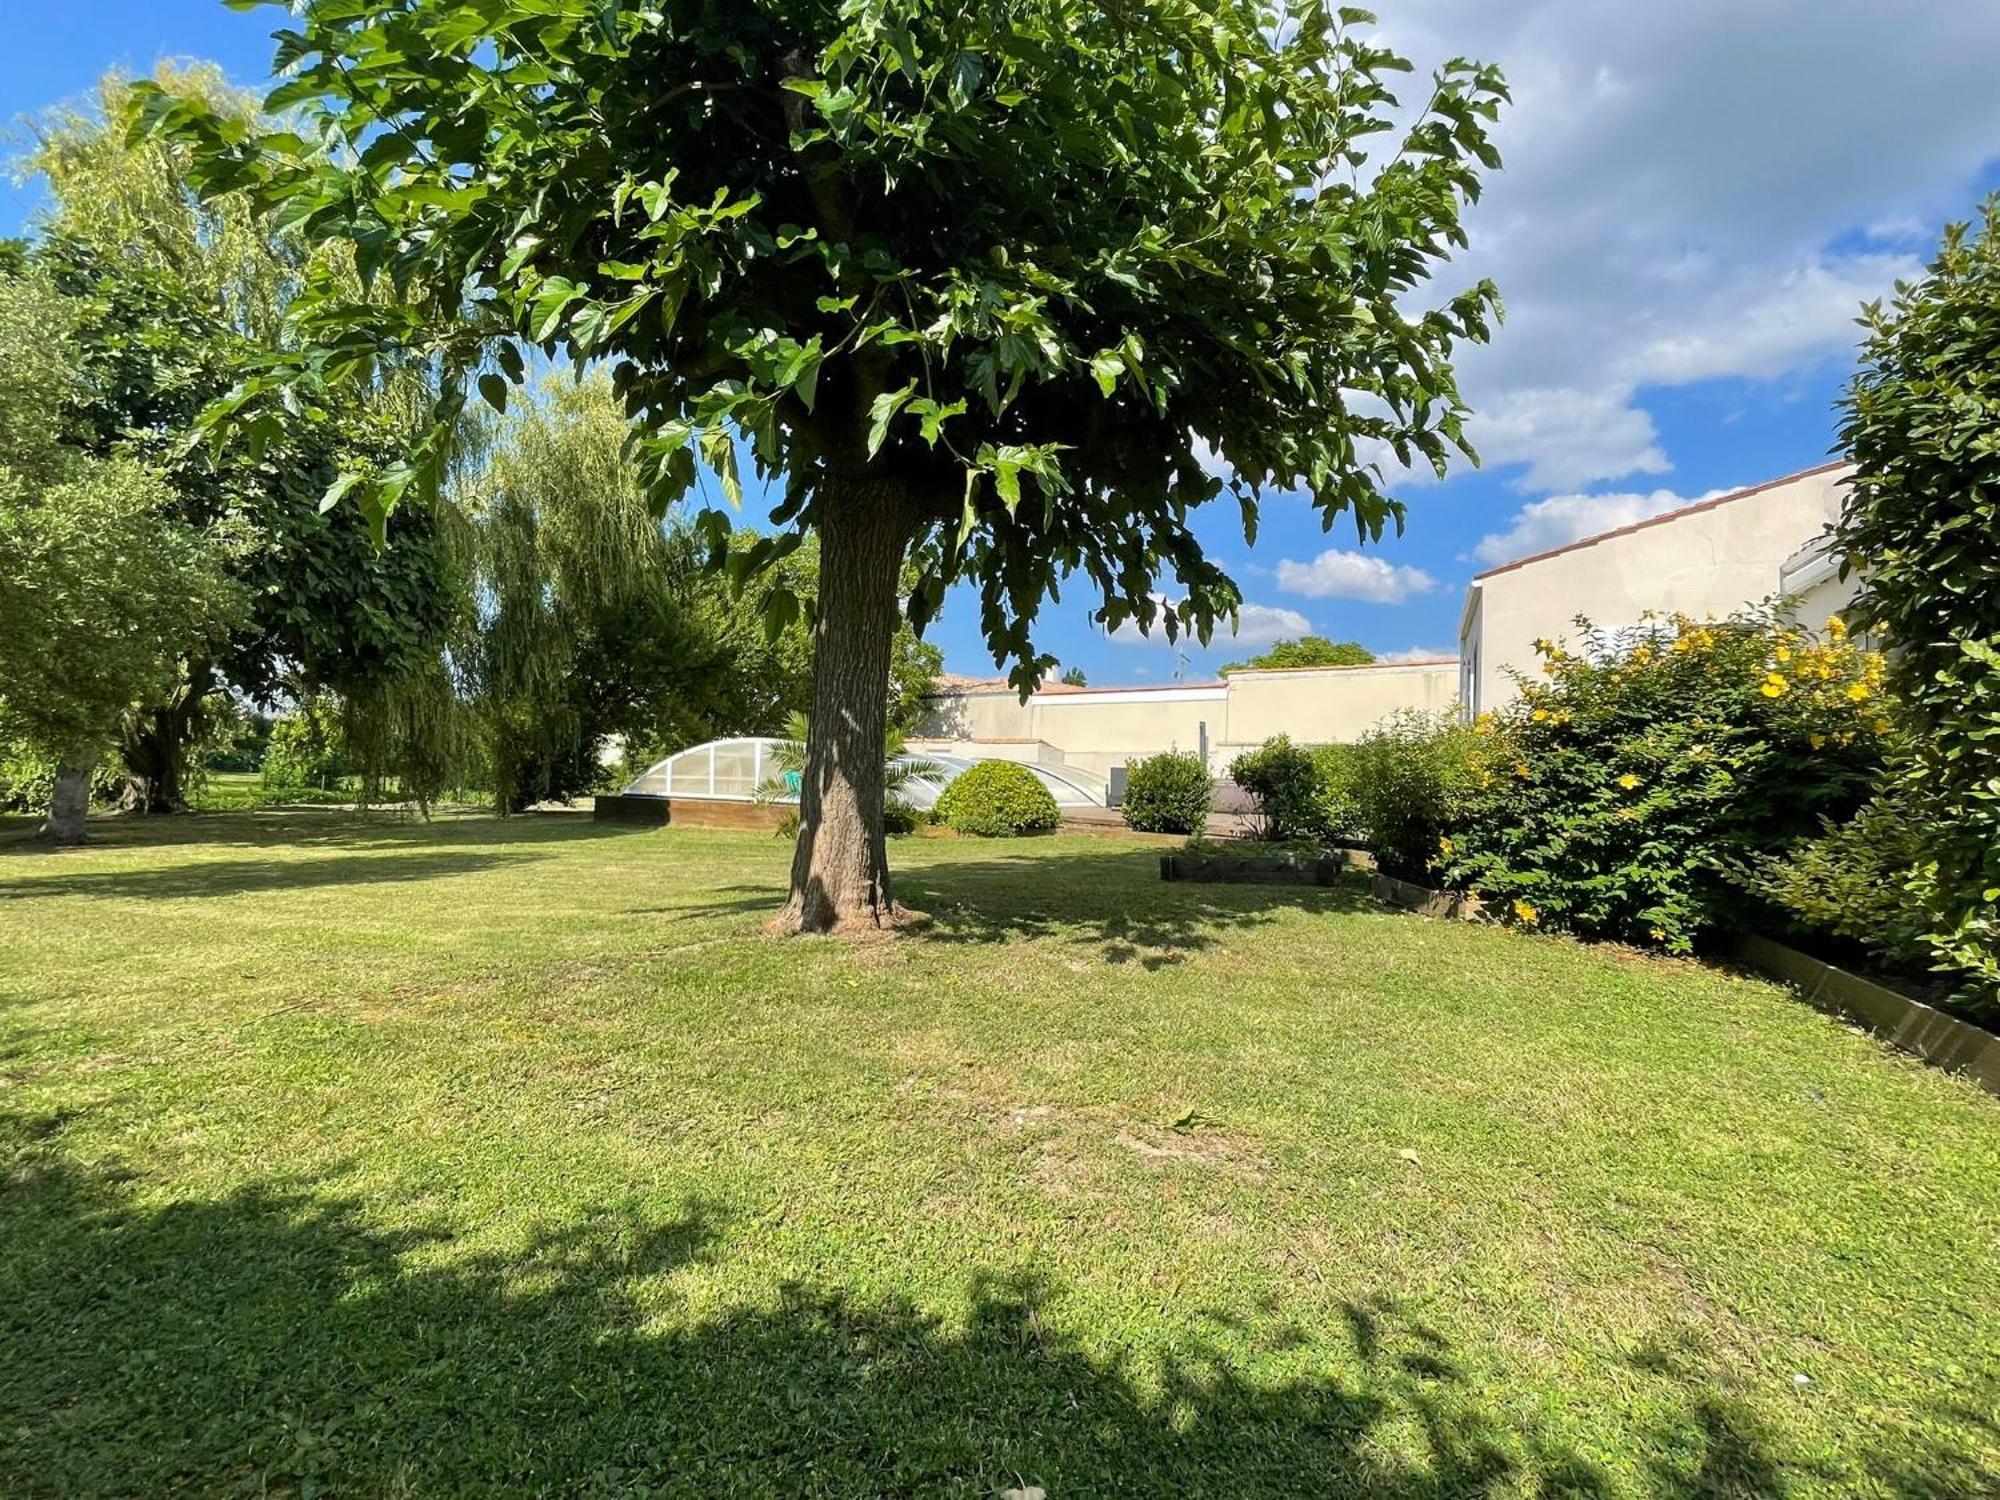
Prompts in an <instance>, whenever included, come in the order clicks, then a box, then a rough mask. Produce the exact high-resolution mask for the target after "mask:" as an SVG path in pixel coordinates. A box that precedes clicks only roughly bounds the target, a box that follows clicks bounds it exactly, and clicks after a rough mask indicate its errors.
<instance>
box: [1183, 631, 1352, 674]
mask: <svg viewBox="0 0 2000 1500" xmlns="http://www.w3.org/2000/svg"><path fill="white" fill-rule="evenodd" d="M1374 660H1375V653H1374V652H1373V651H1370V650H1369V649H1368V648H1367V647H1366V646H1364V645H1362V644H1361V642H1359V641H1330V640H1328V639H1327V638H1326V637H1325V636H1323V635H1302V636H1300V637H1299V638H1298V639H1297V640H1295V641H1275V642H1273V643H1272V644H1271V645H1270V646H1269V647H1268V648H1267V649H1265V650H1263V651H1260V652H1258V653H1257V654H1256V655H1255V656H1253V657H1251V658H1250V659H1249V660H1248V661H1237V662H1231V663H1230V664H1229V665H1228V666H1226V667H1224V668H1223V669H1222V674H1221V675H1223V676H1224V677H1227V676H1228V675H1229V674H1230V673H1231V672H1247V671H1283V670H1287V669H1289V668H1292V667H1365V666H1367V665H1369V664H1370V663H1371V662H1373V661H1374Z"/></svg>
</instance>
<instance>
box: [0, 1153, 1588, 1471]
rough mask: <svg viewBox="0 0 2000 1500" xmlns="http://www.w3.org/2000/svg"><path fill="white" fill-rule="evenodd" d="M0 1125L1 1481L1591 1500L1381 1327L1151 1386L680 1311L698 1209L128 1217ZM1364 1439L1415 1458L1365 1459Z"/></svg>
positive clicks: (803, 1306) (853, 1318) (904, 1340)
mask: <svg viewBox="0 0 2000 1500" xmlns="http://www.w3.org/2000/svg"><path fill="white" fill-rule="evenodd" d="M5 1129H6V1131H7V1136H8V1140H7V1142H6V1150H5V1156H6V1158H7V1159H8V1160H7V1166H8V1168H9V1172H8V1187H7V1191H6V1194H5V1196H4V1198H0V1231H4V1233H0V1247H4V1248H3V1249H0V1334H3V1335H4V1347H5V1349H6V1350H7V1354H8V1357H7V1359H6V1360H5V1361H4V1364H0V1481H4V1485H5V1488H6V1491H7V1493H9V1494H16V1495H32V1494H47V1495H64V1496H91V1495H104V1494H157V1493H166V1492H185V1493H195V1494H214V1493H225V1492H228V1493H236V1492H266V1491H275V1492H280V1493H298V1494H308V1493H318V1492H326V1493H352V1494H368V1495H382V1494H424V1495H440V1494H452V1493H469V1492H475V1491H476V1492H479V1493H552V1492H561V1493H567V1494H613V1493H616V1494H628V1493H672V1494H677V1495H678V1494H687V1495H710V1494H744V1493H756V1494H794V1493H806V1492H811V1493H815V1494H828V1495H883V1494H922V1495H935V1494H954V1493H956V1494H964V1495H992V1494H993V1493H995V1492H996V1491H997V1490H999V1489H1001V1488H1003V1487H1006V1486H1009V1485H1014V1484H1022V1483H1033V1484H1040V1485H1044V1486H1046V1487H1047V1488H1048V1490H1049V1492H1050V1493H1051V1494H1053V1495H1095V1494H1107V1493H1113V1492H1117V1493H1127V1494H1149V1495H1150V1494H1161V1495H1175V1496H1190V1495H1216V1496H1231V1497H1242V1496H1252V1495H1271V1496H1278V1495H1295V1494H1301V1493H1307V1492H1311V1493H1316V1494H1328V1493H1331V1494H1351V1495H1357V1496H1360V1495H1368V1496H1418V1495H1466V1496H1472V1495H1483V1494H1489V1493H1495V1492H1498V1491H1500V1490H1502V1489H1503V1488H1508V1487H1510V1486H1513V1485H1515V1484H1516V1483H1517V1482H1519V1481H1521V1480H1523V1479H1524V1478H1526V1477H1532V1478H1533V1479H1534V1481H1535V1483H1536V1488H1535V1489H1534V1490H1533V1491H1532V1492H1535V1493H1541V1494H1570V1495H1595V1494H1599V1493H1603V1492H1604V1485H1603V1483H1602V1480H1601V1477H1600V1476H1599V1475H1598V1474H1597V1472H1596V1471H1595V1470H1593V1469H1592V1468H1591V1467H1590V1466H1588V1465H1585V1464H1581V1463H1577V1462H1575V1461H1572V1460H1566V1459H1563V1458H1562V1457H1560V1456H1559V1455H1554V1454H1551V1453H1550V1452H1549V1451H1548V1450H1547V1449H1546V1447H1545V1446H1544V1445H1542V1444H1540V1443H1539V1442H1537V1441H1536V1440H1535V1439H1534V1438H1533V1437H1532V1435H1528V1436H1524V1435H1522V1434H1517V1433H1509V1432H1507V1431H1505V1430H1504V1429H1502V1428H1501V1427H1499V1426H1497V1425H1496V1424H1495V1422H1494V1420H1493V1419H1492V1418H1491V1417H1489V1416H1486V1415H1482V1413H1481V1409H1480V1407H1479V1405H1478V1403H1477V1401H1476V1399H1475V1393H1474V1392H1472V1391H1471V1390H1469V1389H1468V1388H1467V1387H1466V1386H1465V1383H1464V1382H1463V1381H1462V1379H1460V1378H1459V1377H1457V1376H1456V1375H1454V1374H1453V1373H1451V1371H1450V1370H1449V1368H1448V1365H1447V1362H1445V1361H1443V1360H1438V1361H1434V1363H1433V1365H1432V1366H1431V1367H1428V1368H1424V1369H1412V1368H1410V1367H1408V1366H1407V1365H1406V1364H1405V1362H1403V1361H1402V1360H1399V1359H1396V1358H1392V1357H1390V1356H1388V1355H1386V1354H1385V1353H1383V1352H1382V1350H1383V1347H1384V1344H1385V1340H1384V1337H1383V1335H1382V1334H1381V1332H1380V1331H1379V1329H1377V1330H1376V1331H1374V1332H1373V1334H1372V1335H1371V1337H1372V1340H1373V1342H1372V1344H1371V1345H1370V1346H1368V1347H1364V1349H1363V1356H1364V1357H1363V1359H1362V1361H1361V1372H1362V1373H1361V1376H1360V1378H1358V1379H1356V1380H1354V1381H1350V1382H1335V1381H1318V1380H1309V1379H1296V1380H1292V1381H1290V1382H1286V1383H1281V1384H1276V1385H1270V1386H1259V1385H1252V1384H1250V1383H1247V1382H1246V1381H1244V1380H1243V1379H1242V1378H1241V1377H1239V1376H1238V1375H1237V1374H1235V1373H1234V1372H1233V1371H1232V1370H1231V1369H1230V1368H1229V1367H1228V1366H1227V1365H1226V1364H1225V1363H1224V1362H1222V1361H1221V1360H1220V1359H1219V1358H1216V1357H1214V1356H1211V1355H1203V1354H1199V1353H1197V1354H1192V1355H1189V1356H1187V1357H1186V1358H1183V1359H1178V1360H1175V1361H1173V1362H1171V1363H1169V1364H1168V1365H1167V1366H1166V1367H1165V1368H1164V1369H1162V1370H1160V1371H1158V1372H1157V1373H1158V1377H1159V1381H1158V1385H1157V1388H1150V1387H1148V1386H1147V1385H1146V1384H1145V1383H1144V1382H1143V1381H1142V1380H1140V1379H1139V1378H1137V1376H1136V1375H1135V1372H1133V1371H1131V1370H1128V1369H1127V1368H1125V1367H1124V1366H1123V1365H1121V1364H1120V1363H1118V1362H1115V1361H1107V1360H1105V1359H1102V1358H1099V1357H1096V1356H1093V1355H1092V1354H1090V1353H1088V1352H1086V1351H1085V1350H1083V1349H1082V1348H1080V1347H1078V1346H1077V1345H1075V1344H1074V1343H1072V1342H1071V1341H1070V1340H1069V1339H1067V1338H1066V1337H1065V1336H1064V1335H1062V1334H1060V1333H1058V1332H1055V1331H1053V1330H1052V1328H1051V1327H1050V1326H1049V1325H1048V1324H1047V1323H1046V1322H1045V1321H1044V1320H1043V1319H1042V1318H1041V1317H1040V1316H1039V1315H1038V1309H1039V1308H1040V1306H1041V1305H1042V1301H1043V1296H1044V1293H1043V1290H1042V1289H1041V1288H1039V1287H1037V1286H1036V1285H1034V1284H1032V1283H1028V1282H1002V1281H988V1282H983V1283H979V1284H977V1285H975V1286H974V1287H973V1288H972V1289H971V1294H970V1303H969V1307H968V1309H967V1314H966V1317H965V1320H964V1324H963V1326H962V1327H959V1326H946V1325H944V1324H942V1323H940V1322H939V1321H937V1320H935V1319H933V1318H931V1317H929V1316H926V1315H925V1314H923V1313H921V1312H919V1311H918V1310H916V1309H915V1308H913V1307H911V1306H908V1305H906V1304H902V1303H898V1302H895V1301H886V1302H882V1301H871V1302H863V1301H860V1300H858V1299H854V1298H851V1297H848V1296H844V1295H842V1294H841V1293H839V1292H837V1291H825V1290H815V1289H811V1288H807V1287H803V1286H798V1285H787V1286H782V1287H775V1288H772V1289H771V1291H772V1294H773V1295H772V1296H771V1298H770V1299H769V1300H768V1301H767V1303H766V1304H765V1305H763V1306H759V1307H756V1308H754V1309H738V1310H733V1311H728V1312H724V1313H721V1314H720V1315H714V1316H704V1317H696V1316H694V1315H693V1314H692V1313H691V1312H690V1311H689V1310H687V1309H686V1308H684V1307H682V1306H680V1305H678V1303H677V1299H676V1297H675V1294H674V1290H673V1278H674V1276H675V1274H676V1273H677V1272H678V1271H680V1270H682V1269H683V1268H685V1267H687V1266H689V1265H690V1264H693V1263H695V1262H697V1261H700V1260H703V1259H705V1258H709V1257H714V1256H719V1255H723V1254H726V1253H727V1250H728V1243H727V1241H728V1229H729V1226H728V1222H727V1220H726V1218H724V1217H722V1216H720V1215H718V1214H717V1213H716V1212H715V1211H713V1210H711V1209H708V1208H704V1207H703V1206H701V1205H699V1204H695V1205H689V1206H688V1207H687V1208H686V1209H685V1211H684V1212H681V1213H678V1214H675V1215H670V1216H668V1217H666V1218H665V1219H664V1220H663V1221H661V1220H656V1219H654V1218H652V1217H649V1215H648V1214H647V1213H645V1212H644V1211H642V1210H639V1209H636V1208H632V1209H626V1210H623V1211H615V1212H607V1213H603V1214H599V1215H596V1216H592V1217H588V1218H585V1219H584V1220H582V1221H581V1222H578V1223H576V1224H574V1225H572V1226H570V1227H568V1228H567V1229H565V1230H563V1231H561V1232H552V1233H549V1234H546V1235H544V1236H542V1237H541V1238H539V1239H537V1240H536V1241H535V1242H533V1243H532V1244H530V1245H528V1246H527V1247H525V1248H524V1249H522V1250H521V1251H520V1252H519V1253H517V1254H515V1255H511V1256H497V1255H491V1254H486V1255H479V1254H467V1255H456V1256H454V1255H452V1254H451V1253H450V1249H449V1240H450V1236H449V1234H448V1233H447V1232H445V1231H443V1230H440V1229H436V1228H428V1229H403V1230H388V1229H383V1228H380V1227H377V1226H376V1225H374V1224H372V1223H370V1222H369V1221H368V1219H367V1218H366V1216H365V1215H364V1213H363V1211H362V1208H361V1205H359V1204H358V1203H356V1202H354V1201H352V1200H342V1199H337V1198H328V1197H325V1196H321V1195H320V1194H319V1193H317V1192H315V1191H314V1190H312V1189H311V1188H310V1187H309V1186H306V1185H301V1184H290V1185H285V1184H276V1185H265V1186H258V1187H251V1188H246V1189H243V1190H240V1191H238V1192H237V1193H235V1194H233V1195H232V1196H230V1197H227V1198H224V1199H220V1200H216V1201H190V1202H178V1203H169V1204H165V1205H155V1204H145V1205H142V1204H140V1203H139V1202H137V1201H135V1199H134V1197H133V1196H132V1195H131V1193H130V1190H129V1186H128V1184H126V1183H125V1182H123V1181H121V1180H120V1178H119V1176H118V1174H117V1173H115V1172H104V1171H102V1170H100V1169H90V1168H85V1167H83V1166H81V1165H79V1164H77V1163H75V1162H73V1161H70V1160H69V1159H67V1158H66V1157H65V1156H64V1155H63V1154H62V1153H61V1152H60V1151H59V1150H58V1149H55V1147H56V1137H57V1136H58V1135H59V1133H60V1124H59V1123H58V1122H44V1123H41V1124H37V1123H35V1122H28V1121H23V1120H20V1119H18V1118H17V1119H13V1120H9V1121H7V1122H5ZM1369 1316H1370V1318H1371V1320H1372V1321H1376V1322H1379V1320H1380V1318H1381V1317H1382V1316H1384V1314H1380V1313H1375V1314H1370V1315H1369ZM1433 1337H1435V1336H1433ZM1391 1424H1395V1425H1397V1426H1399V1427H1404V1428H1407V1427H1410V1426H1411V1425H1412V1424H1414V1427H1415V1429H1416V1430H1418V1431H1420V1432H1421V1439H1420V1447H1421V1448H1422V1450H1423V1451H1424V1458H1423V1461H1422V1462H1421V1464H1416V1463H1411V1462H1407V1461H1405V1460H1403V1459H1398V1458H1394V1457H1391V1456H1390V1454H1389V1452H1388V1451H1387V1450H1385V1449H1383V1448H1380V1447H1378V1446H1377V1445H1376V1443H1375V1442H1374V1439H1375V1438H1376V1437H1377V1435H1378V1434H1379V1433H1381V1432H1382V1431H1383V1429H1385V1427H1387V1426H1389V1425H1391Z"/></svg>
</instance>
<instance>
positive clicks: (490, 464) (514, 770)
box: [458, 377, 723, 811]
mask: <svg viewBox="0 0 2000 1500" xmlns="http://www.w3.org/2000/svg"><path fill="white" fill-rule="evenodd" d="M629 436H630V426H629V424H628V422H627V419H626V417H625V412H624V407H623V404H622V403H621V402H620V401H619V400H618V398H617V396H616V395H615V394H614V393H613V391H612V389H611V385H610V382H609V381H607V380H604V379H601V378H595V377H593V378H587V379H584V380H582V381H577V382H571V381H564V380H555V379H552V380H550V381H548V382H546V383H545V384H544V385H542V386H541V387H540V388H539V389H538V390H536V391H535V392H534V393H533V395H532V396H531V397H530V398H529V399H528V400H526V401H520V400H517V401H516V402H515V404H514V406H513V408H512V410H511V411H509V412H508V413H507V415H506V416H504V417H503V418H501V419H500V421H499V422H498V424H497V430H496V431H494V432H492V433H490V434H489V443H490V448H489V457H488V459H487V461H486V463H485V465H484V466H483V467H482V469H481V470H480V471H479V472H478V474H477V476H476V478H475V479H474V480H473V481H472V482H471V484H470V485H469V486H468V491H467V493H466V494H465V495H464V496H463V498H462V499H461V502H460V503H461V505H462V506H463V508H464V510H465V512H466V515H467V517H468V521H469V528H470V537H471V546H470V551H471V558H472V577H473V580H474V584H473V595H474V599H473V620H472V628H471V630H470V632H469V634H468V636H467V638H466V640H465V642H464V644H463V645H462V646H461V648H460V649H459V652H458V655H459V658H460V660H461V662H462V665H463V680H464V687H465V690H466V694H467V700H468V702H469V705H470V712H471V717H472V723H473V726H474V733H475V735H476V738H477V744H476V752H475V753H476V754H477V756H478V758H479V760H480V762H481V763H482V767H483V770H484V773H485V775H486V777H487V778H489V784H490V786H491V789H492V792H493V797H494V801H495V803H496V805H497V806H498V807H500V808H501V809H502V810H503V811H504V810H517V809H520V808H522V807H526V806H528V805H529V804H531V803H534V802H538V801H542V800H545V799H550V798H556V799H567V798H568V797H570V796H572V795H574V794H576V793H578V792H582V791H588V790H590V789H591V788H592V787H593V786H594V785H595V783H596V782H597V780H598V779H599V776H600V771H599V758H600V755H601V753H602V752H603V750H604V747H605V744H606V742H607V740H608V739H609V738H610V737H611V736H612V735H614V734H629V733H632V732H634V731H635V729H637V728H638V727H639V725H640V724H642V723H643V722H645V721H646V720H648V719H649V718H651V717H653V716H655V715H656V714H657V713H658V712H659V705H660V700H661V699H662V698H663V697H672V696H673V689H674V688H676V687H683V688H685V687H688V686H691V685H692V683H693V682H694V681H695V680H696V679H697V678H699V677H700V676H701V675H703V674H704V673H709V672H713V671H716V670H718V669H720V668H722V666H723V663H722V662H721V661H720V660H718V659H717V651H716V642H715V641H714V640H713V638H712V636H710V635H708V634H707V633H705V632H704V631H702V629H701V628H700V626H699V623H698V622H697V621H696V620H695V619H694V618H693V616H692V614H691V612H690V609H689V602H690V599H691V592H692V579H693V574H694V572H695V571H696V570H695V558H694V555H693V549H692V547H691V545H690V544H689V542H688V540H687V539H686V537H685V536H684V535H682V534H681V533H680V532H679V531H678V530H676V529H675V528H674V527H673V526H672V524H671V523H670V522H668V523H663V522H662V521H661V520H660V519H659V518H658V517H657V516H656V515H655V513H654V512H653V510H652V509H651V507H650V506H649V504H648V502H647V499H646V496H645V494H644V492H643V491H642V489H641V486H640V484H639V480H638V474H637V471H636V469H635V468H634V466H633V464H632V462H631V460H630V457H629V455H628V451H627V447H628V439H629Z"/></svg>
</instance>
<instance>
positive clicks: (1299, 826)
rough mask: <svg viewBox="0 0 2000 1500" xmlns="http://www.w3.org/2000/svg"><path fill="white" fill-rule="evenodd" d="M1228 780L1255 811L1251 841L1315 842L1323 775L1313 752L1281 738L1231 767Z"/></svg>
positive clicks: (1245, 754) (1287, 736)
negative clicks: (1247, 796)
mask: <svg viewBox="0 0 2000 1500" xmlns="http://www.w3.org/2000/svg"><path fill="white" fill-rule="evenodd" d="M1229 779H1230V780H1231V781H1233V782H1235V783H1236V784H1237V785H1238V786H1239V787H1241V788H1242V789H1243V790H1244V791H1245V792H1246V793H1248V794H1249V797H1250V801H1251V803H1252V804H1253V805H1254V806H1255V807H1256V817H1255V820H1254V829H1253V833H1252V837H1254V838H1258V839H1263V840H1265V841H1267V842H1273V843H1276V842H1284V841H1287V840H1291V839H1303V838H1311V837H1313V836H1315V835H1316V834H1318V833H1319V832H1320V831H1321V828H1320V811H1319V804H1320V782H1319V770H1318V767H1317V766H1316V765H1315V764H1314V762H1313V757H1312V753H1311V752H1310V751H1308V750H1305V749H1303V748H1301V747H1300V746H1297V745H1294V744H1293V743H1292V741H1291V736H1289V735H1283V734H1281V735H1277V736H1274V737H1273V738H1271V739H1268V740H1266V741H1265V742H1264V743H1263V744H1261V745H1259V746H1258V747H1257V748H1256V749H1255V750H1246V751H1244V752H1243V753H1242V754H1241V755H1239V756H1237V757H1236V758H1235V759H1234V760H1232V761H1231V762H1230V763H1229Z"/></svg>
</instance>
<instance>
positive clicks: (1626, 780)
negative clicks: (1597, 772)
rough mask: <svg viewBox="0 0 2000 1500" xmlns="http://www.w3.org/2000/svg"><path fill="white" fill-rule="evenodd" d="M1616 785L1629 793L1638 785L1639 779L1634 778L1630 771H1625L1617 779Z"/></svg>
mask: <svg viewBox="0 0 2000 1500" xmlns="http://www.w3.org/2000/svg"><path fill="white" fill-rule="evenodd" d="M1618 784H1619V785H1620V786H1622V787H1624V788H1625V790H1626V791H1628V792H1629V791H1631V790H1632V788H1633V787H1635V786H1637V785H1638V784H1639V778H1638V777H1636V776H1634V775H1633V774H1632V773H1631V772H1630V771H1627V772H1626V773H1625V774H1624V775H1623V776H1620V777H1619V778H1618Z"/></svg>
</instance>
